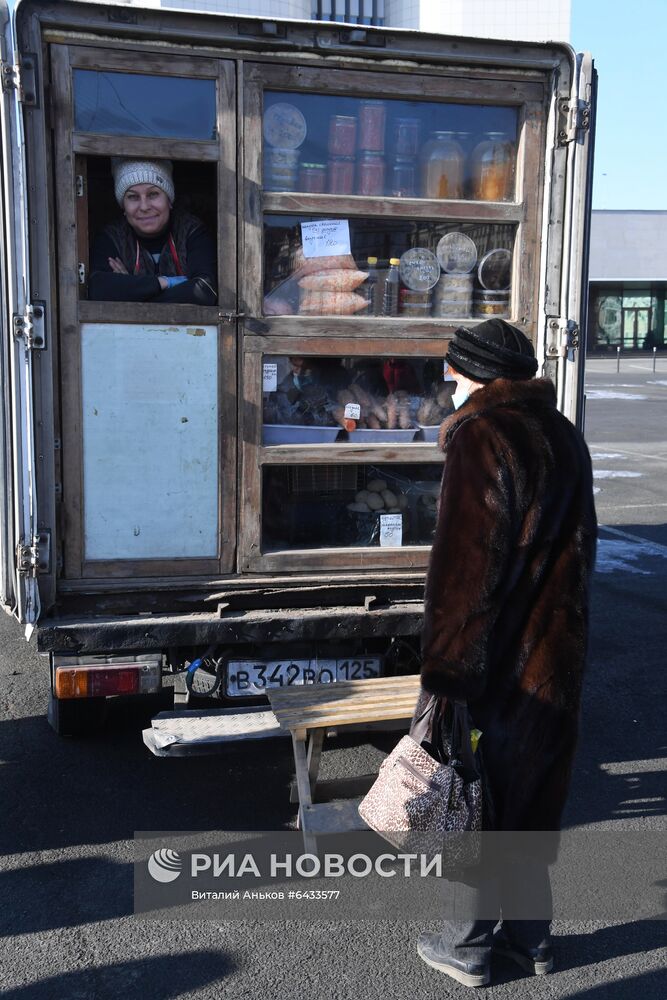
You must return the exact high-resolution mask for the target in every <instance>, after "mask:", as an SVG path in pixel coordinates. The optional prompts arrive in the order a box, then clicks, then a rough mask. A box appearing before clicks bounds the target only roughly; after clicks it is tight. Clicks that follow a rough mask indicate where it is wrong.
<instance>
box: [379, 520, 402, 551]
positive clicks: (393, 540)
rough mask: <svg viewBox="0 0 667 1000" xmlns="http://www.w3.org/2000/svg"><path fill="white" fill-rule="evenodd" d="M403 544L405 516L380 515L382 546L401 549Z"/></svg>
mask: <svg viewBox="0 0 667 1000" xmlns="http://www.w3.org/2000/svg"><path fill="white" fill-rule="evenodd" d="M402 544H403V515H402V514H380V545H383V546H387V547H391V548H400V546H401V545H402Z"/></svg>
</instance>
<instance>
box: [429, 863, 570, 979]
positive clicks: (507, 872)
mask: <svg viewBox="0 0 667 1000" xmlns="http://www.w3.org/2000/svg"><path fill="white" fill-rule="evenodd" d="M443 907H444V916H445V919H444V922H443V926H442V930H441V936H442V942H443V946H444V948H445V951H446V952H447V953H449V954H450V955H452V956H453V957H455V958H457V959H460V960H461V961H464V962H475V963H486V962H488V961H489V959H490V956H491V944H492V939H493V931H494V928H495V927H496V925H497V924H498V922H499V921H501V922H502V927H503V930H504V931H505V933H506V934H507V936H508V937H509V938H510V939H511V940H512V941H513V942H515V943H516V944H517V945H520V946H523V947H524V948H538V947H539V946H540V945H547V944H548V943H549V929H550V924H551V912H552V898H551V883H550V881H549V868H548V866H547V864H546V863H545V862H544V861H541V860H536V859H532V858H525V859H522V860H521V861H514V862H512V863H508V864H507V866H506V867H504V869H503V871H502V872H501V873H498V872H497V869H496V872H495V873H494V874H493V875H491V876H489V875H488V874H486V875H485V874H484V873H483V872H482V871H480V872H479V873H476V874H475V875H472V876H471V877H470V878H469V879H468V881H467V882H446V883H444V898H443Z"/></svg>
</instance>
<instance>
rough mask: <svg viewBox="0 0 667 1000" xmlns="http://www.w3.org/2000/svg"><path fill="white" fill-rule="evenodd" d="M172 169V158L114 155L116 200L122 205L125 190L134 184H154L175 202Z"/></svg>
mask: <svg viewBox="0 0 667 1000" xmlns="http://www.w3.org/2000/svg"><path fill="white" fill-rule="evenodd" d="M171 171H172V166H171V160H126V159H125V158H124V157H121V156H113V157H112V158H111V173H112V174H113V182H114V193H115V195H116V201H117V202H118V204H119V205H120V206H121V207H122V205H123V198H124V197H125V192H126V191H127V189H128V188H131V187H132V186H133V185H134V184H154V185H155V187H159V188H161V189H162V190H163V191H164V193H165V194H166V196H167V198H168V199H169V201H170V202H171V203H172V204H173V201H174V181H173V179H172V176H171Z"/></svg>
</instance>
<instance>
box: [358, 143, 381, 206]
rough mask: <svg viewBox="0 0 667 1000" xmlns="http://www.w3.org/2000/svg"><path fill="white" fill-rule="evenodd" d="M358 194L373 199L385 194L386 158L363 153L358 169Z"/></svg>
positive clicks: (376, 154)
mask: <svg viewBox="0 0 667 1000" xmlns="http://www.w3.org/2000/svg"><path fill="white" fill-rule="evenodd" d="M357 194H362V195H366V197H372V196H373V195H379V194H384V156H382V155H381V154H380V153H362V154H361V157H360V159H359V166H358V168H357Z"/></svg>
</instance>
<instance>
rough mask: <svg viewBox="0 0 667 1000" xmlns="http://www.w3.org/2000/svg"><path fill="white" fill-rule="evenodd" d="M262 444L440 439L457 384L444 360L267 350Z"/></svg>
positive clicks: (381, 443) (380, 444)
mask: <svg viewBox="0 0 667 1000" xmlns="http://www.w3.org/2000/svg"><path fill="white" fill-rule="evenodd" d="M262 378H263V443H264V445H274V444H333V443H336V444H342V445H344V444H346V443H349V444H357V445H359V444H369V445H374V446H382V445H385V444H399V443H403V444H407V443H409V442H412V441H428V442H435V441H437V439H438V431H439V429H440V424H441V423H442V421H443V420H444V418H445V417H446V416H448V414H450V413H452V412H453V409H454V407H453V404H452V402H451V397H452V394H453V391H454V389H455V388H456V383H455V382H454V381H453V380H452V379H451V376H447V377H445V375H444V363H443V360H442V359H441V358H414V357H409V358H408V357H372V358H368V357H366V358H365V357H348V358H332V357H319V356H318V357H312V356H310V357H309V356H302V355H290V356H289V357H287V356H284V355H264V357H263V366H262Z"/></svg>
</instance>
